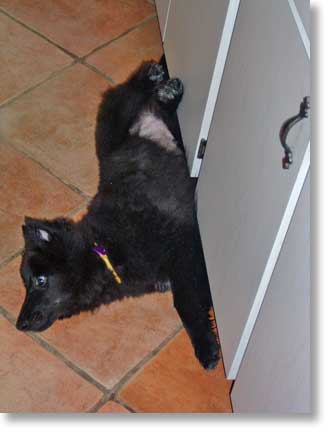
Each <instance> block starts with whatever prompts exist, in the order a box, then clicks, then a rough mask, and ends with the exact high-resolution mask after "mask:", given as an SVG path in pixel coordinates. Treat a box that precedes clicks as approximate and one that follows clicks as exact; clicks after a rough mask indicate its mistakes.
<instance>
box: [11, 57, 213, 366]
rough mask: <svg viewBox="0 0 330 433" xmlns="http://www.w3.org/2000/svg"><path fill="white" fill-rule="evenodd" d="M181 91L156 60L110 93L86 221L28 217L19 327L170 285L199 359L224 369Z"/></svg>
mask: <svg viewBox="0 0 330 433" xmlns="http://www.w3.org/2000/svg"><path fill="white" fill-rule="evenodd" d="M182 94H183V86H182V83H181V81H180V80H178V79H172V80H165V78H164V70H163V68H162V66H160V65H159V64H158V63H155V62H146V63H143V64H142V65H141V67H140V68H139V69H138V70H137V71H136V72H135V73H134V74H133V75H132V76H131V77H130V79H128V80H127V81H126V82H125V83H124V84H121V85H119V86H117V87H115V88H110V89H109V90H108V91H107V92H106V93H105V94H104V96H103V100H102V102H101V105H100V108H99V112H98V116H97V126H96V152H97V156H98V159H99V167H100V182H99V188H98V192H97V194H96V196H95V197H94V198H93V200H92V202H91V204H90V206H89V209H88V213H87V215H86V216H85V217H84V218H83V219H82V220H81V221H80V222H78V223H74V222H73V221H71V220H69V219H64V218H58V219H55V220H52V221H48V220H35V219H32V218H26V219H25V225H23V233H24V238H25V251H24V254H23V259H22V264H21V275H22V278H23V281H24V284H25V286H26V290H27V294H26V299H25V301H24V304H23V306H22V309H21V312H20V315H19V318H18V320H17V328H18V329H19V330H22V331H43V330H45V329H47V328H48V327H49V326H50V325H51V324H52V323H53V322H54V321H55V320H56V319H62V318H66V317H70V316H72V315H73V314H78V313H79V312H80V311H85V310H94V309H95V308H97V307H99V306H100V305H101V304H109V303H111V302H113V301H115V300H118V299H119V300H120V299H122V298H124V297H127V296H140V295H143V294H145V293H150V292H155V291H165V290H169V289H171V290H172V292H173V297H174V305H175V308H176V309H177V311H178V313H179V315H180V317H181V319H182V322H183V324H184V326H185V328H186V329H187V331H188V333H189V336H190V338H191V341H192V344H193V346H194V348H195V353H196V356H197V358H198V359H199V361H200V362H201V364H202V365H203V366H204V368H206V369H211V368H214V367H215V366H216V364H217V363H218V360H219V345H218V342H217V337H216V335H215V334H214V332H213V331H214V330H213V329H212V323H211V321H210V319H209V311H210V308H211V307H212V300H211V295H210V290H209V285H208V279H207V274H206V268H205V263H204V257H203V251H202V246H201V241H200V237H199V230H198V225H197V220H196V212H195V203H194V183H193V182H192V179H190V177H189V173H188V170H187V165H186V160H185V155H184V152H183V151H182V149H181V147H180V146H178V142H179V140H180V139H179V136H178V133H177V126H176V114H175V111H176V109H177V106H178V104H179V102H180V100H181V98H182ZM179 144H180V143H179ZM77 158H79V155H77Z"/></svg>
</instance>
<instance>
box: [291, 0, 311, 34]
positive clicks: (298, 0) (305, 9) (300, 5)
mask: <svg viewBox="0 0 330 433" xmlns="http://www.w3.org/2000/svg"><path fill="white" fill-rule="evenodd" d="M294 3H295V5H296V8H297V10H298V13H299V16H300V18H301V21H302V22H303V24H304V27H305V30H306V32H307V34H308V36H309V35H310V2H309V0H294ZM309 37H310V36H309Z"/></svg>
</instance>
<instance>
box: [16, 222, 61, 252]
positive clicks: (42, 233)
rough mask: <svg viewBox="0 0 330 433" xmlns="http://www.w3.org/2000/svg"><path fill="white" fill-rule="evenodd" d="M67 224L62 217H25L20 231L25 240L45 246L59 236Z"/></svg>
mask: <svg viewBox="0 0 330 433" xmlns="http://www.w3.org/2000/svg"><path fill="white" fill-rule="evenodd" d="M67 225H68V223H67V222H66V221H65V220H64V219H56V220H53V221H48V220H40V219H34V218H30V217H25V219H24V224H23V225H22V231H23V236H24V239H25V241H30V242H32V243H34V244H36V245H38V246H44V247H46V246H48V245H50V244H51V243H52V242H53V241H55V240H59V239H60V238H61V233H62V232H63V230H65V229H66V230H67V227H66V226H67Z"/></svg>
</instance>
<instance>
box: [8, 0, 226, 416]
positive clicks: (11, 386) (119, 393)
mask: <svg viewBox="0 0 330 433" xmlns="http://www.w3.org/2000/svg"><path fill="white" fill-rule="evenodd" d="M0 42H1V43H0V56H1V59H2V68H1V71H0V153H1V158H0V233H1V243H0V341H1V351H0V411H2V412H88V411H92V412H100V413H130V412H230V411H231V405H230V398H229V387H230V383H229V382H228V381H226V380H225V377H224V371H223V366H222V365H219V367H218V368H217V369H216V370H215V371H213V372H211V373H206V372H205V371H204V370H203V369H202V368H201V367H200V365H199V364H198V362H197V361H196V359H195V357H194V354H193V350H192V347H191V345H190V343H189V340H188V337H187V335H186V333H185V331H183V330H182V326H181V322H180V320H179V318H178V316H177V314H176V311H175V309H174V308H173V305H172V303H173V302H172V297H171V294H169V293H168V294H154V295H148V296H144V297H141V298H139V299H128V300H125V301H122V302H117V303H114V304H113V305H111V306H108V307H102V308H101V309H100V310H99V311H98V312H96V313H94V314H91V313H84V314H81V315H80V316H77V317H74V318H72V319H69V320H66V321H60V322H58V323H56V324H55V325H54V326H53V327H51V328H50V329H49V330H47V331H46V332H44V333H41V334H33V333H29V334H25V335H24V334H22V333H19V332H18V331H16V329H15V326H14V324H15V319H16V317H17V314H18V312H19V309H20V306H21V303H22V300H23V298H24V288H23V285H22V283H21V281H20V277H19V264H20V253H21V249H22V247H23V240H22V235H21V224H22V221H23V217H24V215H30V216H35V217H54V216H58V215H68V216H70V217H72V218H74V219H75V220H77V219H79V218H81V216H82V215H83V214H84V213H85V212H86V206H87V204H88V201H89V198H90V197H91V196H92V195H93V194H94V192H95V190H96V186H97V161H96V158H95V154H94V140H93V135H94V126H95V115H96V110H97V106H98V103H99V101H100V94H101V93H102V91H103V90H104V89H105V88H106V87H107V86H109V85H114V84H115V83H117V82H119V81H121V80H123V79H125V78H126V76H127V75H128V74H129V73H130V72H131V71H132V69H134V68H135V67H136V66H137V65H138V64H139V63H140V62H141V61H142V60H147V59H150V58H159V57H160V56H161V54H162V45H161V40H160V35H159V29H158V21H157V17H156V11H155V8H154V5H153V2H152V1H149V0H103V1H102V2H100V1H97V0H82V1H80V2H72V1H69V0H63V1H60V2H59V1H56V0H46V1H44V0H36V1H31V0H0Z"/></svg>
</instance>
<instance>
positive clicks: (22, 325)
mask: <svg viewBox="0 0 330 433" xmlns="http://www.w3.org/2000/svg"><path fill="white" fill-rule="evenodd" d="M29 326H30V322H29V321H28V320H20V321H18V322H17V323H16V328H17V329H18V330H19V331H26V330H27V329H29Z"/></svg>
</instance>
